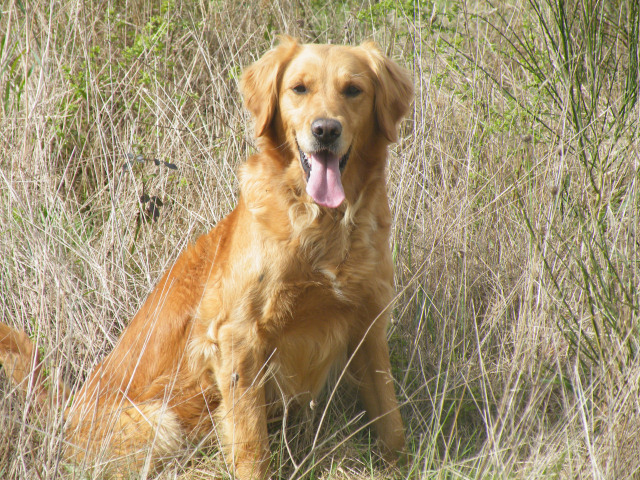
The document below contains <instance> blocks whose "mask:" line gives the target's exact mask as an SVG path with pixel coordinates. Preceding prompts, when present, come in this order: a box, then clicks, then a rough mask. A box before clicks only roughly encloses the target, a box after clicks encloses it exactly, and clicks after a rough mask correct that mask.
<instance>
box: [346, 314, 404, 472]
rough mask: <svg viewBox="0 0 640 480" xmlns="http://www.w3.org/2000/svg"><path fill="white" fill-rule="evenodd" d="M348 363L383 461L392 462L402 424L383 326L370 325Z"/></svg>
mask: <svg viewBox="0 0 640 480" xmlns="http://www.w3.org/2000/svg"><path fill="white" fill-rule="evenodd" d="M353 348H354V350H355V352H354V353H353V359H352V361H351V364H350V369H351V372H352V374H353V376H354V377H355V378H356V379H357V387H358V393H359V395H360V399H361V400H362V403H363V404H364V407H365V409H366V411H367V415H368V416H369V419H370V420H371V421H372V423H373V425H374V426H375V429H376V433H377V434H378V440H379V442H380V444H381V446H382V448H383V454H384V456H385V458H386V459H387V460H390V461H394V460H396V459H397V458H398V456H399V455H400V454H401V453H402V451H403V450H404V427H403V425H402V417H401V416H400V410H399V409H398V401H397V399H396V394H395V391H394V388H393V377H392V375H391V363H390V361H389V347H388V345H387V338H386V332H385V329H384V328H378V326H377V325H376V326H374V328H373V329H372V330H371V331H370V332H369V333H368V334H367V336H366V337H365V338H364V340H363V341H362V343H361V344H360V345H359V346H356V345H353Z"/></svg>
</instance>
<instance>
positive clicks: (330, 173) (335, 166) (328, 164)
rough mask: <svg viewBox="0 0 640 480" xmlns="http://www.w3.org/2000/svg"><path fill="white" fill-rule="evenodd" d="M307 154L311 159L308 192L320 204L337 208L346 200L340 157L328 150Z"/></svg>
mask: <svg viewBox="0 0 640 480" xmlns="http://www.w3.org/2000/svg"><path fill="white" fill-rule="evenodd" d="M307 155H308V157H309V159H310V160H311V173H310V174H309V180H308V181H307V193H308V194H309V195H311V198H313V200H314V201H315V202H316V203H317V204H318V205H322V206H323V207H329V208H336V207H337V206H339V205H340V204H341V203H342V201H343V200H344V189H343V188H342V182H341V181H340V166H339V159H338V157H337V156H336V155H332V154H330V153H328V152H321V153H310V154H307Z"/></svg>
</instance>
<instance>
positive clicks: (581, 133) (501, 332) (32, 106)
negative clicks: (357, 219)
mask: <svg viewBox="0 0 640 480" xmlns="http://www.w3.org/2000/svg"><path fill="white" fill-rule="evenodd" d="M639 25H640V7H639V5H638V2H637V0H599V1H596V0H564V1H563V0H558V1H552V0H548V1H547V0H530V1H526V0H507V1H505V2H500V1H498V0H495V1H475V0H468V1H444V0H433V1H431V0H405V1H395V0H383V1H382V2H373V1H355V0H347V1H342V2H339V1H329V2H321V1H318V0H312V1H310V2H304V1H292V0H291V1H290V0H274V1H272V2H269V1H266V0H265V1H260V2H257V1H255V2H254V1H238V0H200V1H192V2H180V1H167V0H164V1H151V0H105V1H97V0H87V1H85V2H82V1H77V2H59V1H53V0H52V1H50V2H47V1H44V0H30V1H25V0H6V1H4V2H3V3H2V5H1V6H0V298H1V299H2V304H1V305H0V321H2V322H5V323H9V324H11V325H14V326H17V327H19V328H23V329H25V330H26V331H27V332H28V333H29V335H30V336H31V337H32V338H33V339H34V340H35V341H36V342H37V343H38V346H39V347H40V348H41V350H42V351H43V352H46V365H47V368H48V374H49V375H50V376H51V378H52V379H56V378H64V379H65V380H66V381H68V382H69V383H71V384H76V383H79V382H82V380H83V378H84V377H85V376H86V375H87V373H88V371H89V370H90V369H91V367H92V366H93V365H95V364H96V363H97V362H98V361H99V360H100V359H101V358H102V357H103V356H104V355H105V354H106V353H107V352H108V351H110V349H111V348H112V347H113V345H114V342H115V341H116V339H117V337H118V335H119V333H120V332H121V331H122V329H123V328H124V327H125V326H126V324H127V321H128V320H129V319H130V318H131V317H132V316H133V314H134V313H135V312H136V310H137V308H138V307H139V306H140V304H141V302H142V301H143V299H144V298H145V297H146V295H147V294H148V293H149V291H150V289H151V288H152V287H153V285H154V283H155V282H156V281H157V280H158V279H159V277H160V275H161V273H162V272H163V271H164V270H165V269H166V268H167V267H168V266H169V265H170V264H171V263H172V262H173V261H174V260H175V258H176V256H177V255H178V253H179V252H180V250H181V249H182V248H183V247H184V246H185V245H186V244H187V243H188V242H190V241H193V240H194V239H195V238H196V237H197V236H198V235H199V234H201V233H204V232H205V231H207V230H208V229H210V228H211V227H212V226H213V225H215V223H216V222H217V221H218V220H220V219H221V218H222V217H223V216H224V215H225V214H227V213H228V212H229V211H230V210H231V209H232V208H233V206H234V204H235V199H236V197H237V188H238V182H237V177H236V170H237V167H238V166H239V165H240V164H241V162H242V161H243V159H244V158H246V157H247V156H248V155H249V154H250V153H251V152H253V151H254V143H253V139H252V136H251V135H252V128H251V123H250V118H249V117H248V114H247V113H246V112H245V111H243V109H242V103H241V99H240V97H239V94H238V78H239V75H240V72H241V70H242V68H243V67H244V66H246V65H248V64H250V63H251V62H252V61H254V60H255V59H257V58H258V57H259V56H261V55H262V54H263V53H264V52H265V51H266V50H267V49H268V48H269V47H270V46H271V45H272V44H273V43H274V41H275V37H276V35H277V34H279V33H288V34H291V35H293V36H296V37H298V38H300V39H301V40H303V41H305V42H321V43H326V42H331V43H350V44H357V43H359V42H361V41H363V40H365V39H369V38H373V39H375V40H376V41H377V42H378V43H379V44H380V45H381V46H382V47H383V49H385V50H386V51H387V52H388V53H389V55H391V56H393V57H394V58H395V59H397V60H398V61H399V62H400V63H401V64H403V65H404V66H406V67H407V68H408V69H409V70H411V72H412V73H413V77H414V80H415V88H416V98H415V103H414V106H413V110H412V113H411V115H410V117H409V118H408V119H407V120H406V121H405V122H403V124H402V129H401V139H400V141H399V143H398V144H397V145H393V146H392V147H391V149H390V158H389V176H388V184H389V195H390V201H391V208H392V212H393V216H394V226H393V231H392V238H391V242H392V248H393V253H394V260H395V263H396V285H397V292H398V296H397V301H396V303H395V306H394V314H393V325H392V327H391V329H390V331H389V338H390V345H391V350H392V362H393V365H394V374H395V378H396V381H397V392H398V395H399V398H400V400H401V402H402V413H403V417H404V419H405V422H406V426H407V440H408V461H407V464H406V465H405V466H403V467H400V468H397V469H389V468H387V467H385V465H384V464H383V463H382V462H381V461H380V460H379V459H378V457H377V453H376V452H377V450H376V448H375V445H374V441H375V439H374V438H373V437H372V436H370V431H369V429H368V428H367V426H366V419H365V418H362V417H361V416H360V413H359V412H360V411H359V409H358V408H357V407H356V406H354V395H353V393H352V392H351V391H350V390H349V388H346V387H345V388H338V391H337V394H336V395H334V396H332V397H331V399H329V397H328V396H327V397H325V399H324V400H323V402H321V404H320V408H319V410H320V412H323V411H326V416H325V417H324V418H322V420H321V417H322V415H321V414H319V415H317V418H315V419H312V420H309V422H311V423H306V424H304V426H303V427H299V426H296V423H297V422H299V420H298V419H295V418H294V419H290V422H289V423H290V424H291V423H293V425H289V426H287V428H285V429H282V428H278V427H280V425H279V424H276V425H273V434H272V438H271V447H272V452H273V462H274V465H276V466H277V468H279V472H280V474H281V477H282V478H308V479H350V480H351V479H373V478H375V479H382V478H398V479H400V478H411V479H423V478H446V479H449V478H451V479H454V478H465V479H466V478H500V479H502V478H518V479H520V478H523V479H524V478H535V479H539V478H570V479H573V478H607V479H622V478H639V477H640V391H639V390H640V351H639V348H640V331H639V320H640V296H639V293H638V288H639V284H640V228H639V226H640V225H639V224H640V215H639V211H640V192H639V185H638V183H639V181H640V170H639V169H640V140H639V133H640V132H639V130H638V128H639V125H640V107H639V105H638V90H639V81H640V70H639V53H638V45H639V43H640V34H639V30H640V28H639ZM0 377H2V378H0V430H1V431H2V434H1V435H0V478H7V479H37V478H42V479H44V478H49V479H51V478H65V479H66V478H78V479H81V478H88V475H89V474H87V473H85V472H83V469H82V468H81V467H74V466H72V465H68V464H65V463H63V462H62V461H61V459H60V449H61V447H62V444H61V441H60V431H61V426H62V417H61V414H60V413H59V412H52V413H50V414H49V415H40V416H39V417H38V418H35V419H34V418H30V417H28V416H27V415H25V414H24V411H25V406H26V405H25V402H26V403H27V404H28V403H29V399H27V400H25V399H24V397H23V396H21V395H20V394H18V393H17V392H16V391H14V390H13V388H12V387H11V386H10V385H9V383H8V382H7V381H6V377H5V376H4V374H3V373H0ZM224 471H225V469H224V464H223V462H222V459H221V455H220V453H219V451H218V450H216V449H212V450H205V451H202V452H201V451H199V449H198V447H197V446H193V448H191V449H190V451H189V452H188V453H187V454H186V458H185V457H182V458H180V459H179V460H176V461H173V462H169V464H168V466H167V468H166V469H165V470H164V471H163V472H162V473H161V474H160V478H180V479H200V478H219V477H220V475H221V474H222V475H224V473H223V472H224Z"/></svg>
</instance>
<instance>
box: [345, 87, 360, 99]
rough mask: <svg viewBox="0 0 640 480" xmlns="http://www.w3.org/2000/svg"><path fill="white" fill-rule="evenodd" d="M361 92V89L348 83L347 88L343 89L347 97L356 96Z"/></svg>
mask: <svg viewBox="0 0 640 480" xmlns="http://www.w3.org/2000/svg"><path fill="white" fill-rule="evenodd" d="M361 93H362V90H360V89H359V88H358V87H356V86H355V85H349V86H348V87H347V88H345V89H344V94H345V95H346V96H347V97H357V96H358V95H360V94H361Z"/></svg>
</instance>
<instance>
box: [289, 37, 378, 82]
mask: <svg viewBox="0 0 640 480" xmlns="http://www.w3.org/2000/svg"><path fill="white" fill-rule="evenodd" d="M368 70H369V63H368V61H367V56H366V52H364V51H363V50H362V49H361V48H360V47H349V46H342V45H302V46H301V48H300V51H299V52H298V54H297V55H296V56H295V57H294V58H293V59H291V61H290V63H289V65H288V68H287V75H288V76H291V75H296V74H302V75H305V74H313V73H316V72H318V71H322V72H324V73H325V74H327V73H329V74H330V73H334V74H336V75H338V76H341V77H349V76H359V75H362V74H363V73H366V72H367V71H368ZM323 77H325V76H324V75H323ZM321 78H322V77H321Z"/></svg>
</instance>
